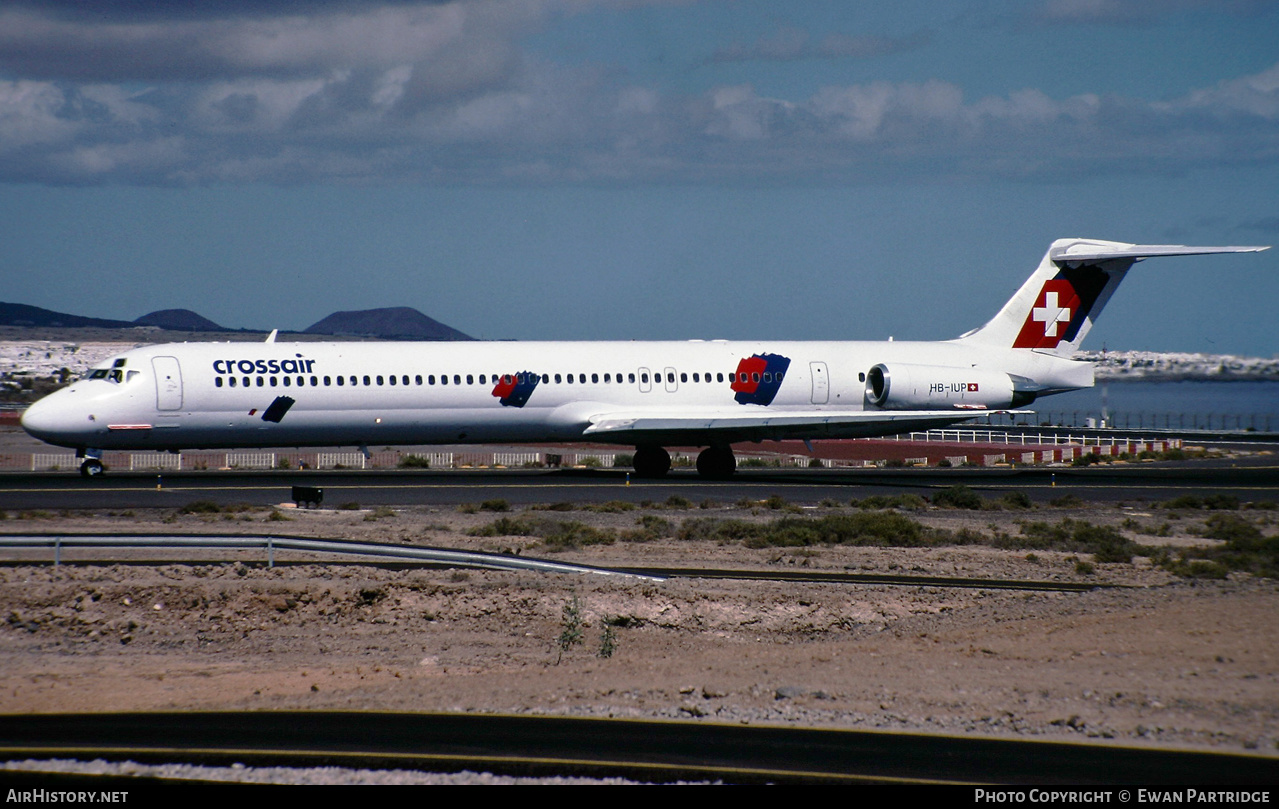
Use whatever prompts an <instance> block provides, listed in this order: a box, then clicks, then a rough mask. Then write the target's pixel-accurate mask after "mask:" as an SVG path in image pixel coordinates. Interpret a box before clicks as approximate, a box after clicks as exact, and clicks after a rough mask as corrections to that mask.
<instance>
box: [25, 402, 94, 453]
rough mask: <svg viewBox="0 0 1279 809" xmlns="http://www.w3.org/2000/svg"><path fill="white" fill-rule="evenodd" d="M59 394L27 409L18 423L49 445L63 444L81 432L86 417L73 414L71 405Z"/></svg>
mask: <svg viewBox="0 0 1279 809" xmlns="http://www.w3.org/2000/svg"><path fill="white" fill-rule="evenodd" d="M61 393H62V391H58V392H57V393H53V394H51V395H49V396H46V397H44V398H43V399H41V400H40V401H38V402H35V403H34V404H32V405H31V406H30V407H28V408H27V409H26V412H24V413H23V414H22V419H21V421H20V423H21V424H22V429H24V430H26V431H27V432H28V433H29V434H30V435H31V436H33V437H35V438H38V439H40V440H41V441H46V442H48V443H50V444H65V443H66V442H67V441H68V440H71V439H72V436H73V435H74V433H76V432H78V431H81V430H82V427H83V425H82V424H81V422H82V421H84V420H85V418H86V417H85V416H84V414H79V415H78V416H77V414H75V413H73V412H72V410H71V408H70V407H69V405H70V404H71V403H70V402H69V401H67V400H66V398H65V397H63V396H61V395H60V394H61Z"/></svg>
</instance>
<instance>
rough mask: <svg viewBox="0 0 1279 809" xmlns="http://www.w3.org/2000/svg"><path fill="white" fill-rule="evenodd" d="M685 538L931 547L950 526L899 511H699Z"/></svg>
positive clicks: (682, 533)
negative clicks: (751, 516)
mask: <svg viewBox="0 0 1279 809" xmlns="http://www.w3.org/2000/svg"><path fill="white" fill-rule="evenodd" d="M678 536H679V538H680V539H689V540H696V539H710V540H716V541H719V542H732V541H737V542H742V543H743V544H745V545H746V546H747V547H750V548H764V547H769V546H781V547H802V546H808V545H861V546H881V547H889V546H891V547H930V546H935V545H944V544H947V543H948V541H949V539H950V536H949V535H948V534H946V533H945V532H940V531H933V530H931V529H928V528H925V527H924V526H923V525H920V524H919V523H917V522H915V521H914V520H912V519H910V518H909V517H906V516H904V515H902V514H898V513H896V512H894V511H863V512H858V513H856V514H829V515H826V516H824V517H817V518H804V517H782V518H780V519H776V520H772V521H770V522H766V523H755V522H748V521H746V520H732V519H719V518H715V517H697V518H693V519H689V520H685V521H684V523H683V524H682V525H681V526H680V530H679V534H678Z"/></svg>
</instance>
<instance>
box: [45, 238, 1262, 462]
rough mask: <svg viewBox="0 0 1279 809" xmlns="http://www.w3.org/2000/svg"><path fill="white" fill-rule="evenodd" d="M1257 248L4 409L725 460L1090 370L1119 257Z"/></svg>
mask: <svg viewBox="0 0 1279 809" xmlns="http://www.w3.org/2000/svg"><path fill="white" fill-rule="evenodd" d="M1265 249H1266V248H1265V247H1185V246H1182V245H1159V244H1155V245H1151V244H1123V243H1120V242H1106V241H1096V240H1090V239H1060V240H1058V241H1056V242H1053V244H1052V246H1051V247H1050V248H1049V250H1048V253H1047V255H1045V256H1044V258H1043V261H1041V262H1040V264H1039V268H1038V269H1037V270H1035V272H1034V274H1033V275H1031V276H1030V279H1029V280H1027V281H1026V283H1025V284H1023V285H1022V287H1021V289H1019V290H1017V293H1016V294H1015V295H1013V297H1012V299H1011V300H1009V301H1008V303H1006V304H1005V305H1004V307H1003V309H1001V310H1000V311H999V314H997V315H995V317H994V319H992V320H991V321H990V322H989V323H987V324H986V325H985V326H982V327H981V328H979V329H976V330H974V331H971V332H969V333H967V334H965V335H963V336H962V337H959V338H957V339H954V340H945V341H941V342H928V343H924V342H906V341H896V342H894V341H889V342H751V341H725V340H709V341H702V340H693V341H689V342H566V343H559V342H556V343H551V342H473V343H467V342H462V343H441V342H431V343H337V342H335V343H283V342H276V341H275V339H274V337H275V333H274V332H272V335H271V337H268V338H267V340H266V342H263V343H182V344H170V345H156V346H147V347H144V348H137V349H134V350H132V351H127V352H125V353H123V354H121V355H119V356H117V357H114V358H112V359H110V360H107V361H106V362H104V363H102V364H101V365H99V366H97V367H95V368H93V369H91V370H90V371H89V373H88V374H86V375H85V376H84V377H83V378H82V379H80V380H78V381H76V382H75V383H73V384H72V385H70V386H69V387H67V388H64V389H62V390H59V391H56V392H54V393H52V394H50V395H49V396H47V397H45V398H43V399H41V400H40V401H38V402H36V403H35V404H33V405H32V406H31V407H30V408H29V409H28V410H27V411H26V413H25V414H24V415H23V417H22V426H23V427H24V428H25V429H26V430H27V432H29V433H30V434H31V435H33V436H35V437H36V438H39V439H42V440H44V441H47V442H49V443H51V444H58V445H61V446H64V447H74V448H75V450H76V455H77V457H78V458H80V459H81V460H82V462H81V465H80V471H81V472H82V473H83V474H85V475H96V474H99V473H101V472H102V471H103V466H102V462H101V460H100V458H101V455H102V451H103V450H108V449H112V450H170V451H178V450H182V449H214V448H234V447H281V446H295V447H302V446H338V445H354V446H358V447H360V448H361V449H363V450H364V451H365V452H367V446H368V445H370V444H445V443H447V444H458V443H525V442H564V441H592V442H602V443H610V444H625V445H630V446H634V447H635V459H634V466H635V471H636V473H637V474H638V475H640V476H643V477H660V476H662V475H664V474H666V472H667V470H669V469H670V465H671V461H670V455H669V454H668V453H667V452H666V450H665V449H664V447H666V446H671V445H678V446H700V447H706V449H704V450H702V452H701V454H700V455H699V456H698V459H697V471H698V472H700V473H701V474H702V475H704V476H707V477H713V478H723V477H727V476H729V475H731V474H732V473H733V471H734V469H735V468H736V460H735V459H734V457H733V451H732V449H731V447H730V445H731V444H732V443H734V442H738V441H758V440H763V439H782V438H788V439H803V440H805V441H809V440H812V439H821V438H848V437H865V436H878V435H892V434H895V433H902V432H907V431H911V430H921V429H927V428H931V427H940V426H945V425H949V424H955V423H957V422H961V421H965V420H967V419H971V418H973V417H974V416H976V415H979V414H982V413H988V412H991V411H997V410H1005V409H1010V408H1018V407H1022V406H1025V405H1027V404H1030V403H1031V402H1033V401H1034V400H1035V399H1036V398H1037V397H1040V396H1047V395H1049V394H1053V393H1061V392H1063V391H1070V390H1077V389H1079V388H1086V387H1091V386H1092V384H1093V369H1092V366H1091V365H1090V364H1089V363H1087V362H1077V361H1075V360H1072V359H1071V356H1072V355H1073V353H1074V352H1075V350H1076V349H1077V348H1078V347H1079V344H1080V342H1081V341H1082V340H1083V339H1084V336H1085V335H1087V334H1088V330H1089V329H1090V328H1091V327H1092V324H1093V321H1094V320H1096V318H1097V315H1098V314H1099V313H1100V312H1101V309H1102V307H1103V306H1105V305H1106V302H1107V301H1108V300H1109V299H1110V296H1111V295H1112V294H1113V293H1114V291H1115V288H1116V287H1118V286H1119V282H1120V281H1122V280H1123V278H1124V274H1125V273H1126V272H1127V271H1128V269H1129V268H1130V267H1132V265H1133V264H1134V263H1135V262H1137V261H1140V260H1141V259H1144V258H1150V257H1155V256H1183V255H1200V254H1205V253H1243V252H1256V251H1259V250H1265Z"/></svg>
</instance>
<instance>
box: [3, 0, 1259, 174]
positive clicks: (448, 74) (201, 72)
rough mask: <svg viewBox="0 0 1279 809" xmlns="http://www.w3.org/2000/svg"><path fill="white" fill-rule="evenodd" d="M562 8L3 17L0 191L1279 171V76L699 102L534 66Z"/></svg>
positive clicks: (792, 37) (857, 90) (796, 44)
mask: <svg viewBox="0 0 1279 809" xmlns="http://www.w3.org/2000/svg"><path fill="white" fill-rule="evenodd" d="M1081 1H1082V0H1081ZM1119 1H1120V0H1113V2H1119ZM1097 2H1098V3H1102V4H1105V3H1108V2H1112V0H1097ZM549 3H550V0H510V2H503V3H482V2H475V3H451V4H432V3H414V4H410V3H401V4H396V3H370V4H358V5H349V4H322V7H323V8H325V9H326V10H331V11H326V13H319V14H312V15H308V16H289V15H288V14H287V13H286V12H287V10H288V9H289V8H292V6H290V5H289V4H266V5H267V6H268V7H270V8H272V9H276V10H277V11H279V13H278V14H277V15H276V16H265V15H257V16H244V17H234V16H223V17H214V16H208V17H200V18H195V17H193V18H182V17H181V16H180V15H174V16H173V17H171V18H165V17H163V15H162V14H161V13H160V12H161V11H163V10H164V9H166V8H168V6H167V5H166V4H163V3H161V4H152V5H150V6H148V7H149V8H151V9H152V10H153V11H154V14H153V16H151V17H146V16H145V15H142V14H141V11H140V10H139V9H138V8H135V11H136V12H137V13H136V15H135V16H134V17H132V18H123V17H119V18H113V19H111V20H110V21H109V22H107V23H104V24H95V23H93V22H91V21H89V20H88V19H87V18H85V17H83V16H80V17H76V16H75V15H73V14H70V12H68V14H67V16H65V17H64V16H59V15H57V14H54V13H53V11H61V10H62V9H63V8H64V6H62V5H58V4H44V5H40V6H33V5H30V4H28V5H25V6H17V7H14V6H10V7H6V8H5V10H4V11H0V181H23V182H30V181H36V182H48V183H86V184H93V183H136V184H185V183H210V182H275V183H304V182H331V181H351V182H361V183H397V182H417V183H478V184H498V183H580V182H605V183H608V182H669V181H707V182H743V183H758V182H778V183H815V182H816V183H827V182H842V183H848V182H860V181H864V180H884V179H892V180H901V179H911V180H914V179H918V178H925V179H929V180H943V181H944V180H955V179H968V178H973V177H990V176H995V177H1012V178H1051V179H1053V180H1058V179H1069V178H1073V177H1079V176H1090V175H1094V176H1095V175H1100V174H1115V175H1122V174H1134V173H1178V172H1186V171H1191V170H1193V169H1195V168H1197V167H1201V166H1215V165H1262V164H1268V163H1273V162H1274V161H1275V160H1276V159H1279V65H1277V66H1276V67H1273V68H1270V69H1268V70H1265V71H1262V72H1260V73H1257V74H1255V75H1251V76H1244V77H1241V78H1238V79H1234V80H1231V81H1225V82H1221V83H1219V84H1217V85H1215V86H1212V87H1204V88H1200V89H1198V90H1195V91H1193V92H1190V93H1187V94H1185V95H1184V96H1183V97H1181V98H1177V99H1173V100H1167V101H1160V102H1148V101H1145V100H1141V99H1135V98H1123V97H1118V96H1099V95H1090V94H1081V95H1077V96H1072V97H1069V98H1052V97H1049V96H1048V95H1046V94H1044V93H1042V92H1039V91H1037V90H1022V91H1018V92H1014V93H1010V94H1008V95H1003V96H988V97H984V98H976V99H968V98H965V96H964V93H963V90H962V88H960V87H959V86H957V85H954V84H951V83H948V82H944V81H936V80H935V81H924V82H872V83H865V84H852V85H844V86H831V87H825V88H823V89H821V90H819V91H817V92H815V93H813V94H812V95H811V96H810V97H808V98H800V99H780V98H771V97H768V96H766V95H761V94H760V93H758V92H757V91H756V90H755V89H754V88H753V87H751V86H749V85H729V86H719V87H715V88H712V89H711V90H709V91H707V92H705V93H700V94H696V95H692V96H688V95H680V94H676V93H670V92H663V91H660V90H658V89H655V88H653V87H648V86H640V85H635V84H626V83H625V82H624V80H623V79H622V78H620V77H619V74H617V73H615V72H610V71H608V70H607V69H605V68H600V67H592V66H562V65H556V64H551V63H547V62H542V61H538V60H536V59H533V58H531V57H530V56H529V55H528V54H527V53H525V51H524V49H523V48H522V47H521V43H522V40H523V38H524V37H526V36H527V35H528V34H529V33H530V32H531V31H536V30H538V29H539V28H540V27H541V26H542V25H543V24H544V23H545V20H546V19H547V15H548V14H550V13H553V12H552V11H548V9H549V8H551V5H549ZM135 5H136V6H138V7H139V8H140V7H141V6H143V5H145V4H135ZM234 6H235V4H229V7H234ZM51 9H52V10H51ZM926 41H927V34H926V33H919V34H916V35H913V36H912V37H907V38H903V39H896V40H880V39H876V38H859V37H842V36H840V35H832V36H828V37H826V38H824V39H821V40H818V41H814V40H813V39H812V38H811V37H809V35H808V34H807V33H805V32H803V31H800V30H798V29H779V30H778V31H777V32H775V33H774V34H773V35H770V36H769V37H766V38H763V39H761V40H759V41H757V42H756V43H754V44H752V45H751V46H743V47H741V48H740V49H738V50H736V51H731V52H730V51H724V52H722V53H721V54H720V55H719V57H718V58H722V59H724V60H737V59H771V60H789V59H804V58H835V57H839V58H865V57H869V56H873V55H876V54H882V53H888V52H892V51H893V50H894V49H903V48H911V47H919V46H921V45H922V44H923V43H924V42H926Z"/></svg>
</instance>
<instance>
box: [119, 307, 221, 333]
mask: <svg viewBox="0 0 1279 809" xmlns="http://www.w3.org/2000/svg"><path fill="white" fill-rule="evenodd" d="M133 322H134V324H135V325H138V326H156V327H158V328H161V329H171V330H173V331H226V329H224V328H222V327H221V326H219V325H218V324H216V323H214V322H213V321H212V320H209V319H208V318H207V317H205V316H203V315H200V314H197V313H195V312H192V311H191V310H190V309H161V310H159V311H157V312H152V313H150V314H147V315H143V316H142V317H140V318H138V319H137V320H135V321H133Z"/></svg>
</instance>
